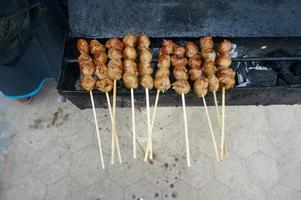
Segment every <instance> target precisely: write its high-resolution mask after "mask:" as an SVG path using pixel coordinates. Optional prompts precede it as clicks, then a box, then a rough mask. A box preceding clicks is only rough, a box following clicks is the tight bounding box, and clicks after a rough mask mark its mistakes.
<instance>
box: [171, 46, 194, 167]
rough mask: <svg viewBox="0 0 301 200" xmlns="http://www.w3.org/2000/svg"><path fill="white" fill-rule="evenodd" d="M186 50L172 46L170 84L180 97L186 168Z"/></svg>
mask: <svg viewBox="0 0 301 200" xmlns="http://www.w3.org/2000/svg"><path fill="white" fill-rule="evenodd" d="M185 52H186V49H185V48H184V47H181V46H179V45H177V44H174V45H173V55H172V65H173V66H174V69H173V75H174V77H175V79H176V82H174V83H173V84H172V86H173V89H174V90H175V91H176V93H177V94H179V95H181V97H182V107H183V117H184V130H185V144H186V157H187V166H188V167H190V166H191V162H190V148H189V136H188V126H187V114H186V103H185V94H187V93H189V91H190V84H189V82H188V81H187V79H188V74H187V69H186V67H185V66H186V64H187V59H186V58H185Z"/></svg>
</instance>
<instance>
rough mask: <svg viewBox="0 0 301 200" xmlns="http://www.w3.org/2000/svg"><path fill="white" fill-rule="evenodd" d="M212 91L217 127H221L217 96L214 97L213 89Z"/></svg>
mask: <svg viewBox="0 0 301 200" xmlns="http://www.w3.org/2000/svg"><path fill="white" fill-rule="evenodd" d="M212 93H213V98H214V104H215V112H216V115H217V120H218V125H219V127H221V126H222V124H221V117H220V112H219V108H218V103H217V98H216V91H214V92H212Z"/></svg>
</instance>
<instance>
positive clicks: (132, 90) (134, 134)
mask: <svg viewBox="0 0 301 200" xmlns="http://www.w3.org/2000/svg"><path fill="white" fill-rule="evenodd" d="M131 102H132V126H133V157H134V159H136V158H137V155H136V125H135V102H134V89H133V88H131Z"/></svg>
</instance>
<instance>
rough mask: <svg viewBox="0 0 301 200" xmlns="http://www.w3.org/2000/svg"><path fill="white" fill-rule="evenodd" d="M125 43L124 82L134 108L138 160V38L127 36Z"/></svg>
mask: <svg viewBox="0 0 301 200" xmlns="http://www.w3.org/2000/svg"><path fill="white" fill-rule="evenodd" d="M123 43H124V45H125V49H124V50H123V54H124V57H125V59H126V60H125V61H124V71H125V72H124V74H123V82H124V85H125V87H127V88H129V89H130V90H131V106H132V127H133V158H134V159H136V158H137V155H136V125H135V101H134V99H135V98H134V89H136V88H137V87H138V78H137V74H138V73H137V64H136V62H135V61H136V58H137V52H136V49H135V46H136V44H137V37H136V36H135V35H133V34H131V33H129V34H127V35H126V36H125V37H124V38H123Z"/></svg>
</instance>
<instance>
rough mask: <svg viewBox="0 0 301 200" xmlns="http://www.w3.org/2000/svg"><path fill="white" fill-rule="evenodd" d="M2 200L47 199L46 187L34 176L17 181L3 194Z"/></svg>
mask: <svg viewBox="0 0 301 200" xmlns="http://www.w3.org/2000/svg"><path fill="white" fill-rule="evenodd" d="M1 193H2V194H0V195H1V199H2V200H12V199H13V200H40V199H43V198H44V197H45V194H46V186H45V185H44V184H43V183H41V182H40V181H39V180H38V179H36V178H35V177H33V176H27V177H25V178H23V179H20V180H19V181H17V182H16V183H15V184H14V186H13V187H12V188H11V189H10V190H7V191H2V192H1Z"/></svg>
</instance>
